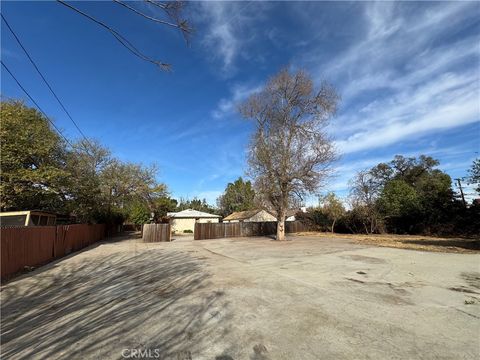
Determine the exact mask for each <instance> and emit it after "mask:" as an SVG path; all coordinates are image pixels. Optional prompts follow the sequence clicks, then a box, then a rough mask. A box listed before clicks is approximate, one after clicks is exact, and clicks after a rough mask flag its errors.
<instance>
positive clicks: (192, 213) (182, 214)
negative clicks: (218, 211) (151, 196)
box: [167, 209, 220, 219]
mask: <svg viewBox="0 0 480 360" xmlns="http://www.w3.org/2000/svg"><path fill="white" fill-rule="evenodd" d="M167 216H168V217H171V218H195V219H197V218H219V217H220V216H219V215H215V214H209V213H206V212H203V211H197V210H192V209H186V210H183V211H179V212H169V213H167Z"/></svg>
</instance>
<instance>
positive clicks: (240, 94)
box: [212, 84, 262, 119]
mask: <svg viewBox="0 0 480 360" xmlns="http://www.w3.org/2000/svg"><path fill="white" fill-rule="evenodd" d="M261 88H262V86H261V85H245V84H235V85H234V86H233V87H232V88H231V90H230V93H231V94H230V96H229V97H226V98H222V99H220V101H219V102H218V104H217V107H216V108H215V109H214V110H213V111H212V116H213V117H214V118H215V119H220V118H223V117H225V116H227V115H231V114H232V113H234V112H235V110H236V106H237V105H238V104H239V103H240V102H241V101H242V100H245V99H246V98H248V97H249V96H250V95H252V94H253V93H255V92H257V91H260V89H261Z"/></svg>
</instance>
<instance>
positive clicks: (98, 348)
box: [1, 249, 229, 359]
mask: <svg viewBox="0 0 480 360" xmlns="http://www.w3.org/2000/svg"><path fill="white" fill-rule="evenodd" d="M209 277H210V275H209V274H208V272H207V271H206V270H205V269H203V267H202V265H201V263H200V261H199V260H197V259H195V258H193V257H190V256H189V255H188V254H185V253H182V252H178V251H168V252H164V251H161V250H158V249H155V250H150V251H148V252H147V251H144V252H141V253H139V254H137V255H135V254H128V253H115V254H111V255H106V256H99V257H96V258H95V257H93V258H88V259H86V260H84V261H83V262H81V263H78V262H77V263H75V262H65V263H60V264H58V265H57V266H56V267H55V268H54V269H52V270H51V271H44V272H41V273H39V274H36V275H32V276H30V277H28V278H24V279H21V280H18V281H14V282H12V283H10V284H8V285H6V286H5V287H3V289H2V293H1V297H2V306H1V310H2V337H1V345H2V349H1V356H2V358H4V359H7V358H15V359H27V358H33V357H35V358H70V359H73V358H121V352H122V350H123V349H159V350H160V351H161V354H162V358H174V359H189V358H191V356H194V354H195V353H199V352H201V351H202V350H204V348H205V347H206V346H207V345H208V344H211V343H215V341H216V340H218V339H219V338H221V337H222V336H224V335H225V334H226V333H227V332H228V331H229V330H228V327H227V325H226V324H227V323H228V313H227V305H228V304H227V303H226V301H225V299H224V296H223V293H222V292H219V291H213V290H211V288H210V289H209V288H208V285H209ZM205 339H208V341H205Z"/></svg>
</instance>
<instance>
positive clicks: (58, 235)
mask: <svg viewBox="0 0 480 360" xmlns="http://www.w3.org/2000/svg"><path fill="white" fill-rule="evenodd" d="M104 237H105V225H87V224H75V225H60V226H27V227H2V228H1V229H0V241H1V247H0V251H1V278H2V280H3V279H6V278H8V277H10V276H11V275H12V274H15V273H17V272H19V271H22V270H24V269H25V267H26V266H29V267H36V266H38V265H43V264H46V263H48V262H50V261H52V260H54V259H58V258H61V257H63V256H65V255H68V254H69V253H71V252H73V251H78V250H80V249H83V248H84V247H86V246H89V245H91V244H93V243H94V242H97V241H99V240H102V239H103V238H104Z"/></svg>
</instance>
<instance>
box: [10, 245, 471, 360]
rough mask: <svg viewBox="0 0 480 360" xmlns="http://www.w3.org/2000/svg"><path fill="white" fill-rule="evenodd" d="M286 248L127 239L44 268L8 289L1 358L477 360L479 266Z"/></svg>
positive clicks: (461, 257)
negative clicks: (146, 241) (145, 242)
mask: <svg viewBox="0 0 480 360" xmlns="http://www.w3.org/2000/svg"><path fill="white" fill-rule="evenodd" d="M184 240H186V239H184ZM292 240H293V241H288V242H284V243H278V242H275V241H272V240H271V239H268V238H250V239H241V238H237V239H222V240H204V241H178V242H176V241H174V242H172V243H158V244H151V243H150V244H143V243H139V242H138V241H137V239H134V238H131V239H128V238H125V239H123V241H116V242H105V243H101V244H99V245H97V246H95V247H92V248H90V249H88V250H86V251H83V252H81V253H78V254H75V255H73V256H70V257H68V258H65V259H63V260H60V261H57V262H55V263H52V264H49V265H47V266H45V267H42V268H39V269H37V270H35V271H34V272H32V273H29V274H26V275H24V276H22V277H19V278H17V279H16V280H14V281H12V282H10V283H8V284H6V285H5V286H3V287H2V292H1V297H2V306H1V310H2V338H1V343H2V349H1V355H2V358H4V359H32V358H38V359H40V358H41V359H46V358H48V359H58V358H62V359H80V358H81V359H122V358H140V357H143V358H160V359H217V360H228V359H230V360H231V359H289V360H290V359H478V357H479V356H480V336H479V335H480V255H478V254H446V253H429V252H421V251H412V250H400V249H390V248H380V247H368V246H363V245H358V244H353V243H351V242H349V241H348V240H342V239H328V238H327V239H326V238H321V239H319V238H306V237H301V238H292ZM147 355H148V356H147Z"/></svg>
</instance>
